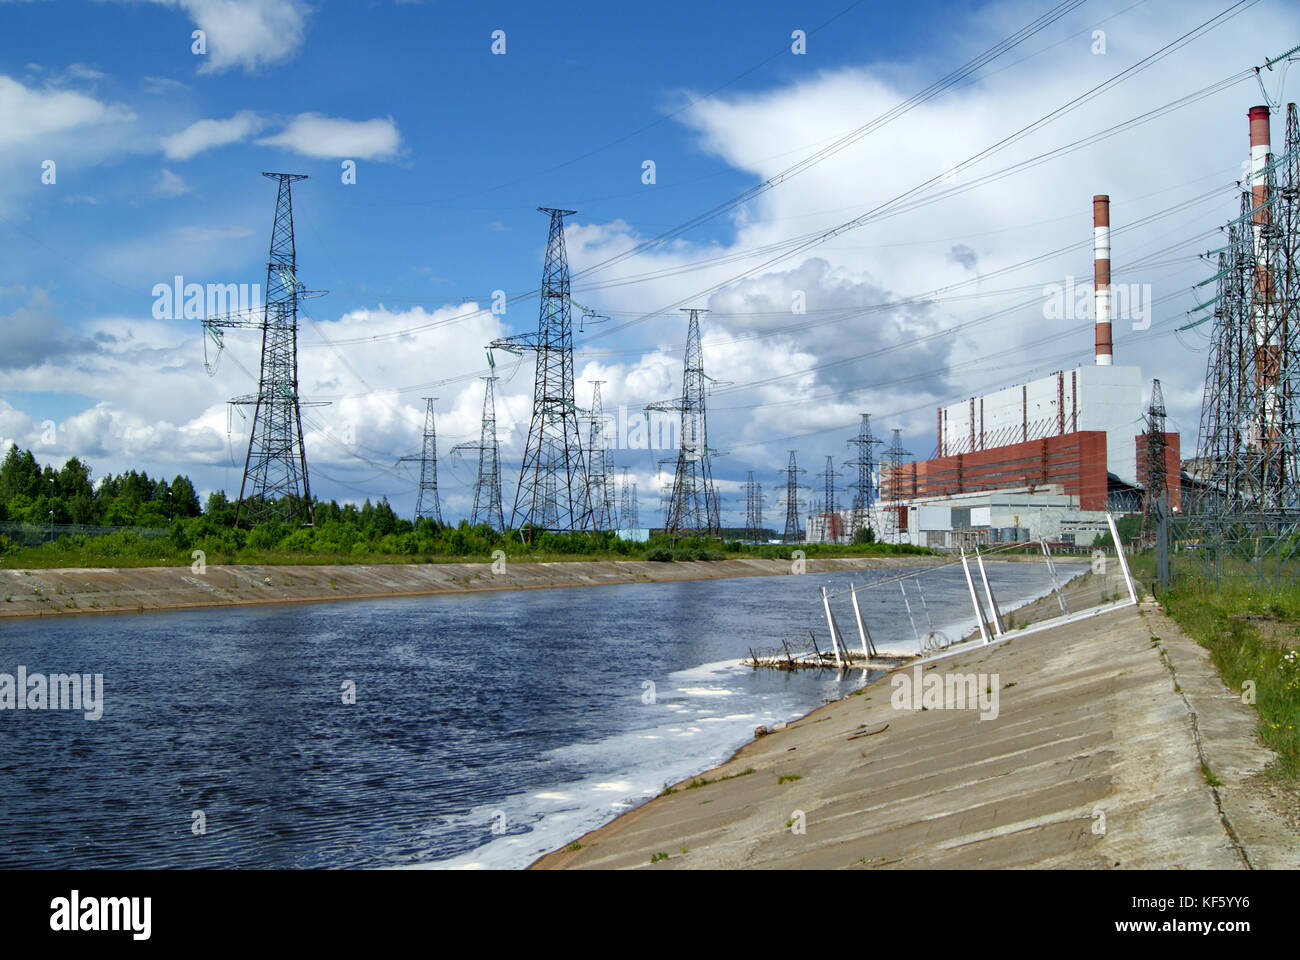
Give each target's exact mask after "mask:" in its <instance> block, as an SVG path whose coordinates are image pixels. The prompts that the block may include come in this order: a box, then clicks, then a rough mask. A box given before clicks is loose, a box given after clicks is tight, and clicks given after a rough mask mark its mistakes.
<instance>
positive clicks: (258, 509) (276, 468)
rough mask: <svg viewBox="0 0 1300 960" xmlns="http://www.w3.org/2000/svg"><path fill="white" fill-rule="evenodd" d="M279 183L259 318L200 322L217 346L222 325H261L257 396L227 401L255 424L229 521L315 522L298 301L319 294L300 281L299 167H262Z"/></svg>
mask: <svg viewBox="0 0 1300 960" xmlns="http://www.w3.org/2000/svg"><path fill="white" fill-rule="evenodd" d="M262 176H264V177H267V178H269V179H271V180H275V181H276V183H277V192H276V198H275V220H274V222H273V224H272V227H271V249H270V254H269V256H268V257H267V262H266V299H265V302H264V304H263V308H262V310H261V311H260V312H261V316H260V317H259V316H255V315H247V314H245V315H240V314H230V315H227V316H221V317H208V318H205V319H204V320H203V328H204V332H205V333H206V334H207V335H208V336H209V337H210V338H211V339H212V341H213V342H215V343H216V345H217V348H218V350H220V349H221V347H222V336H223V334H222V331H223V330H229V329H236V328H240V327H245V328H247V327H254V328H256V327H260V328H261V330H262V363H261V372H260V374H259V377H258V386H257V395H256V396H246V397H238V398H236V399H234V400H232V401H230V402H231V403H232V404H236V405H240V406H251V407H253V428H252V431H251V432H250V434H249V437H248V454H247V456H246V457H245V458H244V476H243V479H242V480H241V481H240V484H239V504H238V506H237V507H236V508H235V525H236V526H239V525H240V524H241V523H244V522H247V523H248V524H249V525H250V526H256V525H257V524H259V523H265V522H269V521H284V522H294V521H298V522H301V521H303V520H305V521H306V522H307V523H308V524H310V523H312V520H313V507H312V499H311V483H310V481H309V479H308V476H307V451H306V447H305V446H304V444H303V439H302V410H301V407H302V406H305V404H302V403H301V402H300V399H299V396H298V301H300V300H303V299H306V298H307V297H309V296H319V295H321V294H322V293H324V291H312V292H309V291H308V290H307V289H306V288H305V287H304V286H303V285H302V284H301V283H299V282H298V273H297V271H298V261H297V251H296V248H295V245H294V236H293V183H294V182H295V181H298V180H306V179H307V177H306V175H305V174H301V173H265V172H264V173H263V174H262Z"/></svg>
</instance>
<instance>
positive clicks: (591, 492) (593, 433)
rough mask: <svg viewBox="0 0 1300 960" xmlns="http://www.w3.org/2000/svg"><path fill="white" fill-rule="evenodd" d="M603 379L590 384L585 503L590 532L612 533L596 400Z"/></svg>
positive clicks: (608, 482) (599, 408)
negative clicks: (606, 531)
mask: <svg viewBox="0 0 1300 960" xmlns="http://www.w3.org/2000/svg"><path fill="white" fill-rule="evenodd" d="M604 382H605V381H604V380H593V381H592V382H591V412H590V413H589V414H587V417H586V420H587V428H588V432H587V454H588V456H587V504H588V506H589V508H590V510H591V528H592V529H593V530H613V529H615V526H616V525H615V523H614V494H613V492H612V490H611V489H610V488H611V487H612V485H613V479H612V478H611V477H610V475H609V454H608V453H607V452H606V450H605V424H606V420H605V409H604V405H603V404H602V403H601V399H600V385H601V384H602V383H604Z"/></svg>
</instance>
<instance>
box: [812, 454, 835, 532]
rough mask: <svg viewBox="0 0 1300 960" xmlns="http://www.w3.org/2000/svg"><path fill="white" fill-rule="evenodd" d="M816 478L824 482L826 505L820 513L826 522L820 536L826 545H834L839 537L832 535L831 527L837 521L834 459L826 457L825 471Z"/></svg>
mask: <svg viewBox="0 0 1300 960" xmlns="http://www.w3.org/2000/svg"><path fill="white" fill-rule="evenodd" d="M817 476H819V477H822V478H824V479H825V480H826V503H825V504H824V505H823V507H822V511H821V514H822V517H823V518H824V519H825V522H826V527H825V529H824V530H823V531H822V536H823V537H825V539H826V542H827V543H836V542H838V540H839V537H838V536H837V535H836V534H835V533H833V527H834V525H835V523H836V521H837V520H838V518H837V517H836V515H835V478H836V477H838V476H839V473H837V472H836V470H835V458H834V457H832V456H827V458H826V469H825V470H823V471H822V472H821V473H819V474H817Z"/></svg>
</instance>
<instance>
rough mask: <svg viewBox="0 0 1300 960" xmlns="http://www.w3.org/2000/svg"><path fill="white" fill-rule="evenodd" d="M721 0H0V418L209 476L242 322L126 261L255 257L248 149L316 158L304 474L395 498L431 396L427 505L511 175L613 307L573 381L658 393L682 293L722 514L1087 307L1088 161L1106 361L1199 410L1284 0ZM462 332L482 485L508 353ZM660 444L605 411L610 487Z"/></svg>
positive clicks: (224, 266)
mask: <svg viewBox="0 0 1300 960" xmlns="http://www.w3.org/2000/svg"><path fill="white" fill-rule="evenodd" d="M744 8H745V11H746V12H745V15H744V16H743V17H741V16H738V15H737V14H736V12H735V11H736V10H737V6H736V5H735V4H733V3H729V2H723V0H710V2H706V3H704V4H700V3H684V2H665V3H660V4H654V5H651V6H650V7H646V6H643V5H622V4H605V3H595V2H592V3H574V4H572V5H564V7H563V9H561V8H559V7H557V6H556V5H550V4H545V5H543V4H535V3H522V2H521V3H510V4H453V3H442V2H439V3H433V2H429V3H415V2H400V3H388V2H382V0H370V2H355V3H353V2H349V3H344V2H339V0H334V2H329V0H325V2H318V3H314V4H307V3H304V2H300V0H261V2H256V0H120V2H119V0H102V2H78V0H48V2H39V0H34V2H21V0H20V2H15V0H0V36H3V38H4V42H3V44H0V249H3V258H2V260H0V262H3V271H2V272H0V442H4V443H7V442H10V441H12V442H17V443H19V444H20V445H22V446H24V447H31V448H32V449H33V450H34V451H35V452H36V453H37V455H38V457H40V458H41V459H43V460H50V461H53V462H55V463H61V462H62V461H63V460H65V459H66V458H67V457H70V456H80V457H83V458H84V459H86V460H88V461H89V462H90V464H91V466H92V469H93V470H94V472H95V474H96V475H101V474H103V473H104V472H106V471H113V472H116V471H119V470H122V469H126V468H130V467H135V468H138V469H145V470H147V471H148V472H149V473H150V474H162V475H166V476H169V477H170V476H171V475H173V474H176V473H187V474H189V475H190V476H191V477H193V478H194V479H195V481H196V483H197V485H198V486H199V487H200V488H201V489H202V490H204V491H209V490H213V489H219V488H224V489H226V490H227V491H230V492H232V493H233V492H237V491H238V487H239V479H240V472H241V469H242V465H243V459H244V453H245V451H246V448H247V437H248V428H249V424H248V421H247V420H246V419H245V417H246V416H247V411H244V410H241V409H238V408H232V407H230V406H229V405H228V403H227V400H228V399H230V398H231V397H236V396H241V395H246V394H249V393H252V392H255V390H256V383H255V379H256V371H257V362H258V351H259V348H260V344H259V343H258V342H257V337H256V334H255V332H254V331H251V330H250V331H233V332H231V333H230V334H228V336H227V337H226V349H225V350H224V352H223V353H222V354H221V355H220V357H219V358H217V357H215V352H214V351H213V350H211V349H209V351H208V353H207V356H206V359H207V361H208V362H209V365H210V366H211V365H214V364H213V363H212V361H214V360H216V361H218V362H216V363H215V373H214V374H213V375H210V374H209V373H208V371H207V369H205V349H204V339H203V337H202V335H201V330H200V324H199V320H198V319H195V318H186V317H184V316H176V317H175V318H168V317H167V316H163V317H162V318H159V311H158V310H156V309H155V308H156V306H157V303H156V301H157V297H156V295H155V292H154V289H155V285H157V284H170V283H172V282H173V279H174V278H175V277H177V276H180V277H183V278H184V282H185V283H199V284H215V283H219V284H231V283H236V284H257V285H259V287H260V285H261V284H263V283H264V274H265V257H266V249H267V244H268V241H269V238H270V227H271V219H272V214H273V211H274V204H275V188H274V184H273V183H271V182H270V181H268V180H266V179H264V178H263V177H261V176H260V172H261V171H267V170H270V171H283V172H294V173H303V174H307V175H309V177H310V179H308V180H307V181H305V182H302V183H300V184H298V185H297V187H296V188H295V193H294V201H295V211H294V212H295V223H296V227H297V250H298V268H299V269H298V275H299V278H300V279H301V280H302V281H303V282H304V283H305V284H306V285H307V286H308V287H309V288H313V289H323V290H328V291H329V292H328V294H327V295H326V296H323V297H320V298H318V299H313V300H311V301H309V302H308V303H307V304H306V308H307V315H306V316H305V317H304V318H303V319H302V329H301V333H300V339H301V349H300V357H299V360H300V375H301V381H302V393H303V395H304V397H305V398H307V399H309V400H313V401H320V405H319V406H312V407H310V408H308V409H307V410H306V411H305V417H306V422H307V453H308V460H309V466H310V468H311V471H312V487H313V492H314V493H316V494H317V495H318V496H323V497H326V498H330V497H333V498H336V499H339V500H353V501H360V500H362V499H364V498H365V497H367V496H369V497H371V498H377V497H379V496H387V497H388V498H389V499H390V501H392V502H393V504H394V506H395V507H396V508H397V509H398V510H399V511H401V512H404V513H409V512H411V510H412V509H413V506H414V499H415V485H416V481H417V473H416V471H414V470H412V469H411V468H409V467H398V466H396V465H395V461H396V460H397V458H399V457H401V456H404V455H410V454H414V453H417V452H418V450H419V443H420V430H421V425H422V421H423V409H424V402H423V400H422V399H421V398H422V397H426V396H436V397H438V398H439V399H438V400H437V402H436V404H435V408H436V411H437V424H438V431H439V452H440V455H441V462H440V474H439V479H440V485H441V488H442V494H443V510H444V516H445V517H447V518H449V519H455V518H458V517H460V516H463V515H464V514H465V513H466V512H467V511H468V509H469V507H470V505H471V503H472V485H473V479H474V473H475V458H474V457H473V456H472V455H470V456H466V455H459V456H457V455H453V454H452V453H451V452H450V450H451V448H452V447H453V446H454V445H455V444H457V443H464V442H470V443H473V442H476V441H477V439H478V433H479V416H480V411H481V404H482V383H481V381H480V380H479V379H478V378H479V377H481V376H483V375H485V374H486V373H487V372H488V367H487V360H486V357H485V352H484V345H485V344H487V343H488V342H489V341H491V340H492V339H493V338H495V337H498V336H502V335H508V334H512V333H521V332H528V331H531V330H535V329H536V324H537V311H538V305H537V301H536V298H535V297H528V296H526V295H527V294H528V293H529V292H530V291H532V290H535V288H536V286H537V284H538V281H539V278H540V271H541V260H542V255H543V252H544V246H545V240H546V226H547V221H546V219H545V218H544V217H543V216H542V215H541V214H539V213H537V212H536V207H538V206H539V205H540V206H562V207H566V208H569V209H574V210H577V211H578V213H577V214H576V215H575V216H573V217H570V218H569V229H568V233H567V241H568V249H569V255H570V261H571V264H572V269H573V271H574V274H575V279H574V284H573V296H574V299H575V300H576V301H577V302H579V303H581V304H583V305H586V306H588V307H590V308H592V309H593V310H595V311H597V312H599V313H601V314H603V315H605V316H607V317H608V318H609V319H607V320H605V321H603V322H600V323H595V324H589V325H586V324H584V328H583V331H582V332H581V333H579V332H577V331H576V329H575V341H576V347H577V356H576V370H577V377H578V385H577V398H578V403H579V405H580V406H583V405H586V404H587V403H588V402H589V400H590V396H591V386H590V384H591V381H595V380H600V381H604V386H603V388H602V389H603V393H604V406H605V411H606V413H607V414H614V415H617V414H618V412H619V409H620V407H621V408H623V409H624V410H625V411H626V414H625V415H624V416H623V421H622V422H627V420H628V419H629V418H630V417H635V416H639V415H640V413H641V411H642V410H643V408H644V406H645V405H646V404H647V403H650V402H653V401H656V400H661V399H665V398H669V397H671V396H673V395H674V394H675V393H677V392H679V391H680V389H681V364H682V353H683V348H684V342H685V329H686V324H685V315H684V314H682V313H681V312H679V308H680V307H684V306H699V307H704V308H707V309H709V310H710V311H711V312H710V313H709V314H707V315H705V317H704V326H703V329H704V352H705V365H706V370H707V372H708V373H709V375H710V376H711V377H712V378H713V381H714V382H713V384H712V386H711V389H712V395H711V397H710V406H709V431H710V443H711V446H713V447H715V448H716V449H717V450H718V451H719V454H720V455H719V456H718V458H717V459H716V461H715V463H714V475H715V478H716V479H717V481H718V485H719V489H720V494H721V497H722V502H723V518H724V523H730V524H737V525H738V524H743V521H744V496H743V485H744V479H745V476H746V473H747V471H749V470H753V471H754V473H755V476H756V477H757V478H758V479H759V480H760V481H762V482H763V484H764V490H765V494H766V496H765V520H766V521H767V523H768V525H775V526H778V527H779V526H780V525H781V523H782V517H783V513H782V511H781V510H780V508H779V507H778V506H777V494H778V492H779V490H780V489H781V486H782V480H781V477H780V474H779V471H780V469H781V468H782V467H783V466H784V465H785V462H786V460H787V456H788V451H789V450H791V449H795V450H797V451H798V457H799V463H800V465H801V466H803V467H805V468H807V469H808V474H807V476H806V478H805V479H806V480H807V481H808V482H809V484H810V485H816V489H813V488H812V487H811V486H810V488H809V489H808V490H806V491H805V493H804V496H805V498H809V499H811V498H813V497H819V496H820V481H819V480H817V479H816V474H818V473H820V472H822V470H823V469H824V467H825V462H826V457H827V456H828V455H829V456H833V457H834V458H835V463H836V464H837V466H838V467H839V469H841V470H844V472H845V473H846V474H847V472H848V471H847V470H845V469H844V468H843V467H842V466H841V465H842V463H843V461H844V460H846V459H848V457H849V456H850V453H851V449H850V447H849V446H848V445H847V443H846V440H847V439H848V438H849V437H850V436H852V435H853V434H854V433H855V431H856V426H857V422H858V414H859V413H860V412H869V413H871V414H872V421H873V424H874V425H875V427H876V430H877V433H878V434H887V433H888V431H889V430H891V429H893V428H901V429H902V431H903V437H904V443H905V445H906V448H907V449H908V450H909V451H911V452H912V453H913V454H915V455H917V456H918V457H926V456H929V455H930V454H931V453H932V452H933V450H934V447H935V436H934V433H935V414H934V408H935V407H936V406H937V405H939V404H943V403H949V402H954V401H956V400H960V399H963V398H965V397H967V396H970V395H972V394H974V393H979V392H984V391H987V390H990V389H994V388H997V387H1000V386H1004V385H1009V384H1014V383H1017V382H1020V381H1022V380H1024V379H1027V378H1030V377H1034V376H1040V375H1044V374H1047V373H1050V372H1052V371H1054V370H1058V369H1070V368H1071V367H1072V366H1074V365H1076V364H1079V363H1087V362H1091V358H1092V329H1091V320H1090V318H1088V317H1086V316H1085V317H1078V316H1066V317H1063V318H1061V317H1057V316H1054V315H1053V314H1052V312H1051V311H1050V310H1048V309H1046V307H1045V301H1046V300H1047V299H1049V298H1048V297H1046V296H1045V295H1044V290H1045V288H1047V287H1048V286H1049V285H1051V284H1054V283H1064V282H1066V280H1067V278H1070V277H1075V278H1078V279H1079V280H1080V281H1081V282H1088V281H1089V280H1090V279H1091V272H1092V251H1091V237H1092V219H1091V216H1092V206H1091V198H1092V196H1093V194H1095V193H1108V194H1110V196H1111V198H1112V212H1111V218H1112V224H1113V225H1114V236H1113V240H1112V247H1113V259H1114V271H1115V282H1116V283H1126V284H1134V285H1136V287H1135V289H1136V290H1137V291H1138V293H1139V297H1140V299H1139V302H1140V303H1141V304H1143V305H1144V306H1145V305H1147V304H1149V305H1150V313H1149V316H1148V317H1146V318H1145V319H1144V318H1143V316H1142V314H1141V313H1139V315H1138V317H1137V318H1136V319H1133V320H1130V319H1129V318H1126V319H1125V320H1123V321H1121V322H1117V323H1116V326H1115V355H1116V362H1117V363H1125V364H1135V365H1140V366H1141V368H1142V372H1143V377H1144V378H1145V379H1146V380H1147V381H1148V382H1149V381H1150V379H1151V378H1152V377H1158V378H1160V380H1161V382H1162V385H1163V388H1164V395H1165V398H1166V401H1167V403H1168V404H1169V408H1170V413H1171V415H1172V424H1173V426H1174V427H1176V428H1177V429H1179V430H1181V432H1182V433H1183V447H1184V450H1185V451H1189V450H1190V449H1191V448H1192V447H1193V446H1194V443H1195V433H1196V427H1197V421H1198V416H1199V408H1200V395H1201V386H1202V381H1203V379H1204V362H1205V361H1204V348H1205V341H1204V336H1203V334H1201V333H1200V330H1197V331H1192V332H1185V333H1176V328H1177V327H1178V326H1180V325H1182V324H1184V323H1186V322H1187V317H1186V311H1188V310H1189V309H1190V308H1191V307H1192V306H1193V305H1194V304H1195V302H1196V301H1195V299H1194V297H1195V296H1196V294H1195V293H1194V292H1193V290H1192V288H1193V285H1194V284H1195V283H1197V282H1198V281H1199V280H1201V279H1203V278H1205V277H1206V276H1209V275H1210V274H1211V273H1212V271H1211V270H1209V269H1208V267H1207V264H1206V263H1205V262H1204V261H1203V260H1200V259H1198V257H1197V254H1198V253H1202V252H1204V251H1206V250H1209V249H1213V248H1214V247H1217V246H1219V245H1220V244H1219V240H1218V236H1217V234H1216V228H1217V227H1218V226H1219V225H1220V224H1221V223H1223V222H1224V221H1225V220H1227V219H1229V218H1230V217H1231V216H1234V215H1235V212H1236V207H1237V191H1238V189H1239V188H1238V186H1237V181H1238V180H1239V179H1240V177H1241V176H1242V164H1243V161H1245V160H1246V158H1247V156H1248V140H1247V123H1246V112H1247V110H1248V109H1249V108H1250V107H1251V106H1253V105H1255V104H1257V103H1260V102H1263V100H1264V98H1265V96H1266V95H1267V96H1268V97H1269V98H1270V99H1272V100H1273V101H1274V102H1277V101H1279V100H1281V101H1285V100H1286V99H1287V98H1288V97H1289V98H1291V99H1295V98H1296V94H1297V92H1298V91H1297V84H1300V71H1297V74H1296V77H1295V78H1291V82H1290V84H1289V85H1288V84H1287V83H1286V76H1285V73H1284V71H1283V70H1282V69H1281V67H1278V68H1277V69H1274V70H1272V71H1268V70H1265V71H1264V72H1263V73H1262V74H1260V77H1261V78H1262V81H1263V84H1264V87H1265V89H1264V90H1261V81H1260V79H1257V78H1256V76H1255V75H1254V73H1253V72H1252V71H1251V68H1252V67H1255V66H1258V65H1261V64H1263V63H1264V61H1265V59H1266V58H1270V57H1275V56H1277V55H1278V54H1280V53H1282V52H1284V51H1286V50H1288V49H1290V48H1291V47H1292V46H1294V45H1295V44H1297V43H1300V6H1297V5H1296V4H1295V3H1293V2H1287V0H1242V2H1239V3H1234V2H1233V0H1213V2H1208V0H1136V2H1135V0H1067V2H1064V3H1057V2H1054V0H1032V2H990V3H985V2H975V0H968V2H937V0H915V2H912V3H909V4H897V3H890V4H885V3H876V2H874V0H863V2H858V3H851V2H850V0H804V2H800V3H797V4H796V3H779V2H754V3H747V4H745V5H744ZM1221 14H1222V16H1220V15H1221ZM1216 17H1218V19H1214V18H1216ZM1207 21H1210V22H1209V23H1208V24H1207V25H1206V26H1204V27H1203V28H1202V29H1201V30H1199V31H1198V30H1197V28H1198V27H1201V26H1202V24H1206V22H1207ZM195 31H202V34H200V35H199V38H200V39H201V40H202V44H199V42H198V39H196V34H195ZM495 31H503V34H496V33H495ZM494 36H495V38H496V39H495V40H494ZM494 45H495V47H496V49H497V50H498V51H500V50H502V47H503V46H504V52H495V53H494V51H493V48H494ZM199 46H201V47H202V50H201V51H200V52H196V48H197V47H199ZM1153 55H1156V56H1154V57H1153ZM1128 121H1136V122H1133V123H1128ZM1116 127H1118V129H1115V130H1112V128H1116ZM1283 130H1284V114H1275V117H1274V144H1275V145H1276V146H1280V145H1281V142H1282V135H1283ZM1099 134H1104V135H1103V136H1098V135H1099ZM348 170H354V171H355V177H354V178H351V177H348V176H345V174H346V172H347V171H348ZM651 174H653V175H651ZM349 179H355V182H346V181H347V180H349ZM647 181H651V182H647ZM837 227H843V229H839V230H836V229H835V228H837ZM656 238H660V239H659V242H657V243H650V242H648V241H652V240H655V239H656ZM496 291H502V292H503V295H504V298H505V300H506V302H507V306H506V309H505V310H504V312H503V313H500V312H498V313H494V312H492V310H491V307H492V304H493V296H494V293H495V292H496ZM1200 295H1201V297H1202V298H1204V297H1205V296H1206V294H1205V293H1204V292H1203V291H1202V292H1201V294H1200ZM576 320H577V317H576V316H575V321H576ZM1145 322H1149V323H1150V328H1149V329H1140V330H1134V329H1132V327H1133V326H1134V324H1136V325H1138V326H1139V327H1141V326H1143V325H1144V323H1145ZM575 327H576V322H575ZM495 360H496V364H497V366H496V371H497V373H498V374H499V375H500V376H501V377H502V380H501V382H500V384H499V385H498V417H499V425H500V428H501V442H502V458H503V461H504V464H505V474H504V477H503V479H504V486H505V496H506V500H507V520H508V519H509V516H508V513H509V506H510V503H511V502H513V496H514V487H515V473H516V472H517V469H518V464H519V460H520V457H521V455H522V446H523V438H524V434H525V431H526V429H527V419H528V413H529V410H530V408H531V390H532V382H531V375H532V369H531V361H530V360H529V359H527V358H524V359H522V360H521V359H520V358H516V357H512V356H510V355H508V354H500V353H498V354H497V355H496V356H495ZM1140 412H1141V411H1134V427H1135V432H1137V429H1138V427H1139V424H1138V418H1139V416H1140ZM51 424H52V425H53V429H51ZM670 455H671V451H663V450H625V449H620V450H616V451H614V452H613V463H614V466H615V468H616V471H618V472H621V470H622V468H623V467H627V468H628V469H629V472H630V475H631V476H632V477H633V478H634V479H635V480H636V481H637V483H638V488H639V493H640V503H641V517H642V522H643V523H648V522H658V521H659V513H658V509H659V487H660V485H661V483H662V482H663V480H664V479H665V476H664V475H663V474H661V473H660V471H659V460H661V459H663V458H665V457H668V456H670ZM848 479H849V478H848V477H847V476H845V477H844V478H842V479H841V480H840V481H839V483H841V484H843V483H847V482H848Z"/></svg>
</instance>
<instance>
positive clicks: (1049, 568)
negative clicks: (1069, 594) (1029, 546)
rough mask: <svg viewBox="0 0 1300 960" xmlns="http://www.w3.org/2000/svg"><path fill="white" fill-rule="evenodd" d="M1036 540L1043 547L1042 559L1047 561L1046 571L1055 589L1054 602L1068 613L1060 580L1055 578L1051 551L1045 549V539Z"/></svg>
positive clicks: (1054, 565)
mask: <svg viewBox="0 0 1300 960" xmlns="http://www.w3.org/2000/svg"><path fill="white" fill-rule="evenodd" d="M1038 542H1039V544H1040V545H1041V546H1042V548H1043V559H1044V560H1046V561H1047V573H1048V575H1049V576H1051V578H1052V589H1053V590H1055V591H1056V602H1057V603H1059V604H1060V605H1061V612H1062V613H1069V612H1070V608H1069V607H1067V606H1066V605H1065V594H1063V593H1061V582H1060V581H1059V580H1057V579H1056V564H1054V563H1052V551H1051V550H1048V549H1047V541H1046V540H1040V541H1038Z"/></svg>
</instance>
